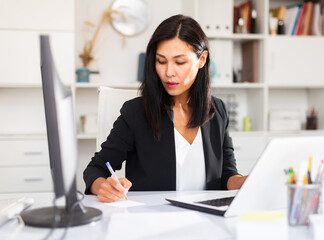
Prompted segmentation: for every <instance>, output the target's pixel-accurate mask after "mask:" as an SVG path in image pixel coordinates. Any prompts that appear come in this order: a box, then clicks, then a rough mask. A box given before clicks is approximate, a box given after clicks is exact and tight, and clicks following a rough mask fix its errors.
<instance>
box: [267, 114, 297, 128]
mask: <svg viewBox="0 0 324 240" xmlns="http://www.w3.org/2000/svg"><path fill="white" fill-rule="evenodd" d="M301 126H302V122H301V114H300V111H299V110H290V109H289V110H271V111H270V113H269V130H270V131H298V130H301Z"/></svg>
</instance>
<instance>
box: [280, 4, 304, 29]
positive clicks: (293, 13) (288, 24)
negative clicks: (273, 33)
mask: <svg viewBox="0 0 324 240" xmlns="http://www.w3.org/2000/svg"><path fill="white" fill-rule="evenodd" d="M300 8H301V5H300V4H299V5H294V6H290V7H287V11H286V14H285V17H284V24H285V35H293V32H294V27H295V26H296V22H297V21H296V19H298V15H299V12H300Z"/></svg>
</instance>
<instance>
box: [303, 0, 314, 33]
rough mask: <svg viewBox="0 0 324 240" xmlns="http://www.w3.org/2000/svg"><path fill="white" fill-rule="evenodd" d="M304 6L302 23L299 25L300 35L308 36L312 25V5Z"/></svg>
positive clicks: (308, 3)
mask: <svg viewBox="0 0 324 240" xmlns="http://www.w3.org/2000/svg"><path fill="white" fill-rule="evenodd" d="M304 5H305V13H304V19H303V22H302V23H301V29H300V35H310V34H309V33H310V29H311V26H310V24H311V23H312V21H311V18H312V12H313V3H312V2H307V3H304Z"/></svg>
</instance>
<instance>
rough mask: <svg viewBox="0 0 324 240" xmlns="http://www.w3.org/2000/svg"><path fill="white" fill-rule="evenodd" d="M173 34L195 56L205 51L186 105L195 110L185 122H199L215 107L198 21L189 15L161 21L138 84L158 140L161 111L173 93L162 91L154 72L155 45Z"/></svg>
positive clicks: (192, 124)
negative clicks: (212, 102)
mask: <svg viewBox="0 0 324 240" xmlns="http://www.w3.org/2000/svg"><path fill="white" fill-rule="evenodd" d="M176 37H177V38H179V39H180V40H182V41H184V42H186V43H188V44H189V45H190V46H191V47H192V50H193V51H194V52H195V53H196V55H197V57H198V58H200V56H201V55H202V53H203V52H204V51H208V56H207V59H206V63H205V65H204V67H202V68H201V69H199V70H198V73H197V76H196V79H195V81H194V83H193V84H192V86H191V88H190V92H189V94H190V95H189V96H190V101H189V105H190V107H191V108H192V109H194V111H193V113H192V116H191V118H190V120H189V122H188V127H190V128H194V127H198V126H202V125H203V124H204V123H205V122H206V121H208V120H209V119H210V118H211V117H212V115H213V114H214V111H215V110H214V108H213V107H212V104H211V89H210V76H209V62H210V60H209V45H208V39H207V37H206V35H205V33H204V32H203V30H202V29H201V27H200V25H199V24H198V23H197V22H196V21H195V20H194V19H192V18H191V17H187V16H183V15H175V16H172V17H170V18H168V19H166V20H164V21H163V22H162V23H160V25H159V26H158V27H157V29H156V30H155V31H154V33H153V35H152V37H151V39H150V41H149V43H148V45H147V48H146V57H145V64H144V77H143V82H142V84H141V87H140V91H141V95H142V97H143V103H144V109H145V114H146V117H147V120H148V121H149V123H150V125H151V127H152V130H153V133H154V137H155V139H156V140H157V141H158V140H159V139H160V135H161V129H160V128H161V118H162V115H163V114H165V113H166V112H167V111H168V110H169V109H170V106H171V104H172V97H171V96H170V95H169V94H168V93H167V92H166V91H165V89H164V87H163V85H162V82H161V80H160V78H159V76H158V74H157V72H156V69H155V61H156V59H155V57H156V49H157V46H158V44H159V43H160V42H161V41H163V40H170V39H173V38H176Z"/></svg>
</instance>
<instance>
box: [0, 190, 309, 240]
mask: <svg viewBox="0 0 324 240" xmlns="http://www.w3.org/2000/svg"><path fill="white" fill-rule="evenodd" d="M192 193H193V192H191V194H192ZM195 193H197V192H195ZM178 194H180V195H183V194H190V192H129V193H128V198H129V199H130V200H133V201H137V202H142V203H145V205H142V206H135V207H130V208H117V207H112V206H109V204H104V203H100V202H99V201H98V200H97V198H96V197H95V196H85V199H84V200H83V204H84V205H86V206H93V207H97V208H99V209H101V210H102V212H103V218H102V220H101V221H99V222H96V223H92V224H89V225H84V226H78V227H70V228H69V230H68V232H67V235H66V239H78V240H80V239H87V240H90V239H91V240H93V239H100V240H104V239H106V236H107V233H108V231H109V220H110V216H112V215H113V214H116V213H125V214H127V213H161V212H173V213H179V214H182V213H183V212H195V213H198V214H199V216H200V217H202V218H204V219H205V220H206V221H208V223H209V226H208V228H207V227H204V226H201V225H199V226H188V227H186V228H182V229H178V230H177V231H166V232H163V234H162V235H161V233H160V234H159V235H158V236H154V235H152V234H154V232H156V231H154V229H148V231H150V233H152V234H151V235H150V237H148V238H147V239H162V238H163V239H191V238H190V236H191V235H190V234H191V233H194V234H196V233H197V232H204V234H203V236H204V238H203V239H235V224H236V221H237V218H227V219H225V218H223V217H219V216H215V215H211V214H207V213H202V212H196V211H192V210H187V209H184V208H179V207H176V206H173V205H171V204H169V203H168V202H167V201H166V200H165V198H166V197H171V196H175V195H178ZM21 195H23V196H31V197H33V198H34V199H35V204H34V205H33V208H36V207H44V206H50V205H51V204H52V199H53V194H52V193H27V194H26V193H25V194H0V199H5V198H11V197H17V196H21ZM134 224H141V223H140V222H135V223H134ZM164 224H168V223H165V222H164ZM17 226H18V223H17V221H16V220H14V221H10V222H8V223H6V224H5V225H3V226H1V227H0V239H7V238H8V237H9V236H10V234H11V233H12V232H13V231H14V230H15V228H16V227H17ZM210 226H212V227H210ZM170 227H171V226H170ZM119 228H120V229H119V230H120V232H121V236H123V238H121V239H134V233H133V234H132V232H129V231H127V226H125V225H124V226H120V227H119ZM48 232H49V229H42V228H34V227H27V226H25V227H24V228H23V229H22V231H21V232H20V233H19V234H18V235H17V236H16V238H15V239H33V240H35V239H43V238H44V237H45V236H46V235H47V233H48ZM63 232H64V229H57V230H55V231H54V233H53V235H52V236H51V238H50V239H59V238H60V236H61V235H62V234H63ZM206 235H207V236H209V237H207V238H206V237H205V236H206ZM193 236H194V235H193ZM195 239H197V238H195ZM289 239H294V240H295V239H297V240H298V239H303V240H304V239H311V237H310V233H309V229H308V228H307V227H295V228H290V229H289ZM114 240H115V239H114Z"/></svg>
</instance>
